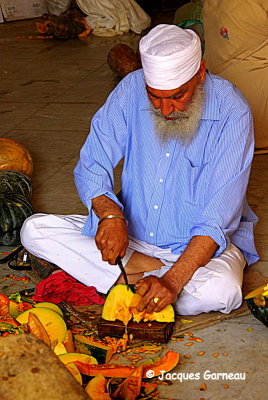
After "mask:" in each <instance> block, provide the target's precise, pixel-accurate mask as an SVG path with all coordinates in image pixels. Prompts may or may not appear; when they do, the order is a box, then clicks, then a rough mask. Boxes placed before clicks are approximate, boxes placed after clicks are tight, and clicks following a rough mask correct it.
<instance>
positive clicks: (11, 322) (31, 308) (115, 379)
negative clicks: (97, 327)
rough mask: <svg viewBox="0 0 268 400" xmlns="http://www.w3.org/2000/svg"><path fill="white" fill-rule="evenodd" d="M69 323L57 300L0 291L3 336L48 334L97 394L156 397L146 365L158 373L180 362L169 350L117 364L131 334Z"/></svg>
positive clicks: (95, 397) (95, 399) (130, 399)
mask: <svg viewBox="0 0 268 400" xmlns="http://www.w3.org/2000/svg"><path fill="white" fill-rule="evenodd" d="M68 325H69V324H68V321H67V323H66V321H65V315H64V313H63V312H62V309H61V308H60V307H59V306H57V305H55V304H53V303H48V302H42V303H35V302H34V301H32V300H30V299H27V301H23V299H22V298H21V296H20V295H12V296H10V298H8V297H7V296H5V295H4V294H1V293H0V336H2V337H3V336H6V335H10V334H24V333H31V334H33V335H35V336H37V337H38V338H40V339H41V340H43V341H44V342H45V343H46V344H47V346H49V347H50V348H51V349H52V350H53V351H54V353H55V354H56V355H57V356H58V357H59V359H60V360H61V361H62V362H63V363H64V365H65V366H66V368H67V369H68V370H69V371H70V373H71V374H72V375H73V376H74V378H75V379H76V380H77V381H78V382H79V383H80V384H81V385H83V387H84V389H85V391H86V392H87V393H88V394H89V397H90V398H91V399H92V400H102V399H105V400H109V399H118V400H120V399H122V400H135V399H139V398H144V396H145V395H146V398H147V399H152V398H157V397H156V395H157V393H158V390H157V384H156V383H154V382H153V383H152V382H151V381H150V380H149V379H148V377H147V375H146V373H147V371H148V370H152V371H153V374H154V376H155V377H157V376H159V375H161V372H160V371H162V370H165V371H166V372H168V371H170V370H171V369H173V368H174V367H175V366H176V365H177V364H178V362H179V354H178V353H176V352H174V351H172V350H169V351H167V352H166V354H165V355H164V356H163V357H162V358H155V359H150V360H146V361H142V362H139V363H138V364H137V363H132V364H130V365H121V364H115V363H112V359H113V357H114V359H115V360H116V357H117V355H118V354H116V353H118V352H120V351H123V352H124V354H125V352H126V349H127V338H126V337H124V338H122V339H119V340H116V339H114V338H109V337H107V338H105V340H100V339H99V338H98V336H97V334H96V332H95V331H94V329H88V330H85V328H84V327H81V326H80V327H79V325H77V324H71V325H70V326H68ZM89 327H90V323H89ZM0 339H1V337H0ZM134 364H135V365H134ZM150 396H153V397H150Z"/></svg>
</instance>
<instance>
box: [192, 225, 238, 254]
mask: <svg viewBox="0 0 268 400" xmlns="http://www.w3.org/2000/svg"><path fill="white" fill-rule="evenodd" d="M190 236H191V238H192V237H194V236H209V237H211V239H213V240H214V241H215V242H216V243H217V244H218V245H219V248H218V249H217V250H216V252H215V254H214V255H213V257H219V256H220V255H221V253H222V252H223V251H224V250H225V249H226V248H227V247H228V246H229V244H230V240H228V238H226V236H225V235H224V232H223V231H222V229H221V228H220V227H216V226H210V225H200V226H195V227H194V228H192V229H191V233H190Z"/></svg>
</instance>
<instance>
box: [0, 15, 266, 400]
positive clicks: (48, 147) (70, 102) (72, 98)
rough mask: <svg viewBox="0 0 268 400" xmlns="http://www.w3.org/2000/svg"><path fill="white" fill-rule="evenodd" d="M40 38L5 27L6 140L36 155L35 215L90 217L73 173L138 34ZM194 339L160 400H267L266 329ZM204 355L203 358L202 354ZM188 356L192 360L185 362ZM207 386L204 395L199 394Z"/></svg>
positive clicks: (255, 193) (258, 186)
mask: <svg viewBox="0 0 268 400" xmlns="http://www.w3.org/2000/svg"><path fill="white" fill-rule="evenodd" d="M160 22H162V21H160ZM163 22H166V21H165V20H164V21H163ZM34 34H35V25H34V21H31V20H27V21H18V22H12V23H5V24H0V49H1V60H0V63H1V67H0V74H1V78H0V79H1V87H0V115H1V120H0V121H1V122H0V136H1V137H7V138H11V139H15V140H17V141H19V142H21V143H23V144H24V145H25V146H26V147H27V148H28V149H29V151H30V152H31V153H32V156H33V159H34V176H33V185H34V192H33V199H32V203H33V206H34V209H35V211H36V212H51V213H61V214H64V213H86V210H85V208H84V206H83V205H82V204H81V202H80V200H79V198H78V195H77V193H76V189H75V186H74V183H73V175H72V171H73V168H74V166H75V164H76V162H77V159H78V155H79V149H80V147H81V145H82V144H83V142H84V140H85V138H86V136H87V134H88V128H89V122H90V119H91V117H92V115H93V114H94V112H95V111H96V110H97V109H98V108H99V107H100V105H101V104H102V103H103V102H104V100H105V98H106V96H107V95H108V94H109V92H110V91H111V90H112V89H113V87H114V86H115V85H116V79H115V76H114V74H113V73H112V71H111V70H110V69H109V67H108V66H107V63H106V57H107V53H108V51H109V49H110V48H111V47H113V46H114V45H115V44H116V43H126V44H129V45H131V46H132V47H133V48H136V47H137V43H138V40H139V36H138V35H135V34H126V35H123V36H118V37H113V38H97V37H93V36H90V37H88V38H86V39H85V40H70V41H57V40H38V39H27V37H28V36H29V35H34ZM18 37H20V38H18ZM21 37H25V38H21ZM267 166H268V154H267V155H258V156H255V158H254V162H253V168H252V174H251V179H250V185H249V189H248V200H249V203H250V205H251V206H252V207H253V208H254V211H255V212H256V214H257V215H258V217H259V219H260V220H259V223H258V225H257V228H256V243H257V248H258V250H259V253H260V255H261V261H259V262H258V263H256V264H255V265H254V266H253V267H252V268H253V269H256V270H258V271H260V272H262V273H263V274H264V275H265V274H266V275H267V276H268V272H267V263H268V219H267V216H268V198H267V197H266V196H267V195H268V168H267ZM119 176H120V166H119V167H118V168H117V169H116V177H117V179H116V182H117V183H116V185H117V186H116V188H119V185H120V181H119ZM2 250H3V248H2ZM6 273H7V268H6V266H2V267H1V276H3V275H4V274H6ZM4 283H5V282H4ZM1 284H3V282H1ZM0 287H1V286H0ZM10 290H12V288H10ZM194 333H195V335H196V336H198V337H200V338H202V339H203V342H201V343H197V342H195V343H194V345H193V346H189V347H185V346H184V344H185V342H178V343H175V344H173V343H171V344H170V345H169V346H170V347H172V348H173V349H174V350H176V351H178V352H179V353H181V355H182V360H185V363H182V364H180V365H179V366H178V368H177V369H176V370H175V371H174V372H176V373H181V374H184V375H183V376H180V375H178V376H177V378H179V377H181V380H182V382H180V380H179V379H174V380H173V385H170V386H161V396H160V397H161V399H171V398H172V399H176V400H179V399H181V400H182V399H183V400H201V399H206V400H209V399H217V400H232V399H241V400H242V399H243V400H252V399H253V400H264V399H267V398H268V394H267V385H266V381H265V376H266V375H267V357H266V354H267V353H266V352H267V347H268V346H267V343H268V340H267V328H265V326H264V325H262V324H261V323H260V322H259V321H257V320H256V319H254V317H253V316H251V315H248V316H246V317H240V318H235V319H231V320H228V321H226V322H222V323H220V324H217V325H214V326H212V327H208V328H205V329H202V330H199V331H197V332H194ZM200 351H204V352H205V354H204V355H203V356H199V355H197V353H199V352H200ZM214 353H218V354H219V356H218V357H215V356H214V355H213V354H214ZM224 353H227V354H228V355H223V354H224ZM184 354H188V355H191V356H192V358H191V359H186V358H184V357H183V355H184ZM205 371H210V372H211V373H221V372H227V373H241V374H245V379H240V380H233V379H229V380H226V379H223V380H222V379H218V380H216V379H213V378H215V377H213V376H212V377H211V378H210V379H208V380H206V379H205ZM187 374H188V375H187ZM189 374H197V375H195V377H196V378H197V379H196V380H193V379H191V378H190V375H189ZM198 374H199V375H200V376H199V377H198ZM193 376H194V375H193ZM240 378H243V375H241V377H240ZM203 383H206V385H207V390H206V391H201V390H199V389H198V387H200V385H201V384H203ZM224 385H229V387H224Z"/></svg>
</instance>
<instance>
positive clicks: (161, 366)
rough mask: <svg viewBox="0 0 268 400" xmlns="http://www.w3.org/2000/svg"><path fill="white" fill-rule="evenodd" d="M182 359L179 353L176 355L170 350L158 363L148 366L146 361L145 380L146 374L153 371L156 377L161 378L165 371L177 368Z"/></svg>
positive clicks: (144, 364) (144, 365) (144, 363)
mask: <svg viewBox="0 0 268 400" xmlns="http://www.w3.org/2000/svg"><path fill="white" fill-rule="evenodd" d="M179 359H180V355H179V353H176V352H175V351H173V350H169V351H167V352H166V354H165V355H164V357H161V358H159V359H158V360H157V361H155V362H154V363H149V364H148V365H146V361H144V362H143V363H142V364H140V365H143V378H146V372H147V371H148V370H153V371H154V376H159V375H161V374H162V372H163V371H165V372H169V371H171V370H172V369H173V368H175V367H176V365H177V364H178V362H179Z"/></svg>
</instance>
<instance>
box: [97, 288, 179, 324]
mask: <svg viewBox="0 0 268 400" xmlns="http://www.w3.org/2000/svg"><path fill="white" fill-rule="evenodd" d="M140 299H141V297H140V296H139V295H138V294H137V293H133V292H132V290H130V289H129V288H128V287H127V286H126V285H116V286H115V287H114V288H113V289H112V290H111V291H110V293H109V294H108V296H107V298H106V301H105V303H104V306H103V311H102V318H103V319H106V320H107V321H115V320H119V321H122V322H123V323H124V325H127V324H128V322H129V321H130V320H133V321H134V322H140V321H141V320H144V321H157V322H174V320H175V313H174V309H173V307H172V305H170V304H169V305H168V306H166V307H165V308H164V309H163V310H162V311H160V312H154V313H151V314H149V313H146V312H145V311H143V312H139V311H138V309H137V305H138V303H139V301H140Z"/></svg>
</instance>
